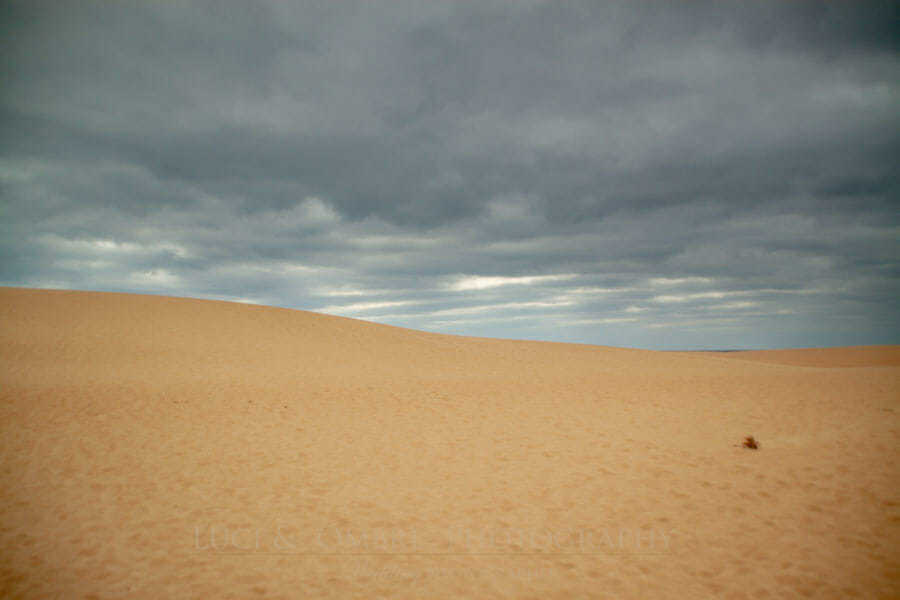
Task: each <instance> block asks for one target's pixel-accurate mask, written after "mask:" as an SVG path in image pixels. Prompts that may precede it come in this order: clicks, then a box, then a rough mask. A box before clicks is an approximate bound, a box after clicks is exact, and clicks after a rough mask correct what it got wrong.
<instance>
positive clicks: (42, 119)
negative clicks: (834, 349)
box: [0, 1, 900, 347]
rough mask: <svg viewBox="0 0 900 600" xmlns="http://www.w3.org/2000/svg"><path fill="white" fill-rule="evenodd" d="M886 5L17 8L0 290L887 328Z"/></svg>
mask: <svg viewBox="0 0 900 600" xmlns="http://www.w3.org/2000/svg"><path fill="white" fill-rule="evenodd" d="M898 22H900V19H898V9H897V7H896V3H892V2H857V3H837V2H835V3H818V2H817V3H813V2H791V3H784V2H777V3H774V2H773V3H737V2H736V3H721V2H716V3H704V2H694V3H662V2H620V3H597V2H570V3H557V2H521V3H510V2H472V3H462V2H452V3H451V2H434V3H428V2H420V1H409V2H390V3H365V2H320V3H280V2H271V3H265V2H259V3H250V2H234V3H231V2H205V3H204V2H190V3H186V2H178V3H171V2H159V3H151V2H133V3H128V2H114V3H113V2H97V3H90V2H85V3H77V4H75V3H51V2H7V3H4V4H3V6H2V7H0V28H2V29H0V39H2V40H3V46H2V49H3V52H4V57H5V60H4V61H3V63H2V64H0V77H2V81H3V85H2V87H0V203H2V204H0V207H2V216H3V218H2V221H0V234H2V236H0V281H2V283H4V284H7V285H31V286H42V287H44V286H57V287H72V288H81V289H108V290H126V291H127V290H130V291H138V292H156V293H166V294H175V295H192V296H205V297H217V298H226V299H243V300H247V301H255V302H262V303H270V304H277V305H283V306H294V307H300V308H309V309H313V310H318V309H321V310H326V311H328V312H336V313H340V314H347V315H348V316H356V317H360V318H372V319H378V320H382V321H385V322H390V323H396V324H399V325H405V326H411V327H421V328H430V329H436V330H441V331H448V332H460V333H471V334H480V335H501V336H513V337H533V338H544V339H561V340H572V341H576V340H577V341H589V342H595V343H609V344H621V345H638V346H647V347H673V346H682V347H696V346H773V345H774V346H777V345H781V346H783V345H815V344H842V343H875V342H894V343H896V342H897V341H898V337H900V325H898V317H897V314H898V312H897V310H898V306H897V300H896V298H897V297H898V296H900V285H898V271H900V267H898V263H897V255H898V220H900V219H898V204H900V176H898V175H900V174H898V169H897V167H896V162H897V161H896V157H897V156H898V153H900V135H898V132H900V111H898V109H897V106H898V105H900V104H898V100H900V48H898V40H900V31H898V25H897V23H898Z"/></svg>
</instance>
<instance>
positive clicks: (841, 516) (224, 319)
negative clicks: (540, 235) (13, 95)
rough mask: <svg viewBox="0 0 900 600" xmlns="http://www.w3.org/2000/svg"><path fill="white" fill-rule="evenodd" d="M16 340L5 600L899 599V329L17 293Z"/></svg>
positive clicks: (2, 530) (13, 306) (6, 360)
mask: <svg viewBox="0 0 900 600" xmlns="http://www.w3.org/2000/svg"><path fill="white" fill-rule="evenodd" d="M0 353H2V361H0V386H2V391H0V394H2V403H0V410H2V415H0V417H2V418H0V423H2V436H0V448H2V474H0V552H2V555H0V597H3V598H7V597H9V598H19V597H21V598H55V597H58V598H66V599H68V598H148V599H151V598H152V599H158V598H202V599H224V598H241V599H244V598H319V597H330V598H366V599H368V598H535V599H539V598H567V599H568V598H686V599H699V598H747V599H751V598H752V599H760V598H779V599H781V598H807V597H814V598H852V597H861V598H892V597H893V598H896V597H900V489H898V488H900V466H898V461H897V448H898V441H900V423H898V418H900V393H898V392H900V377H898V375H900V348H898V347H869V348H836V349H827V350H788V351H771V352H748V353H727V354H715V353H670V352H651V351H643V350H625V349H618V348H607V347H599V346H585V345H574V344H555V343H539V342H521V341H503V340H493V339H480V338H466V337H455V336H447V335H437V334H429V333H422V332H417V331H411V330H406V329H400V328H395V327H388V326H383V325H376V324H372V323H367V322H362V321H356V320H352V319H345V318H339V317H331V316H324V315H318V314H313V313H308V312H302V311H292V310H284V309H276V308H268V307H262V306H250V305H242V304H231V303H226V302H211V301H201V300H187V299H176V298H166V297H155V296H138V295H126V294H104V293H87V292H68V291H47V290H43V291H38V290H23V289H12V288H2V289H0ZM751 434H752V435H754V436H756V438H757V439H758V440H759V441H760V444H761V448H760V449H759V450H756V451H754V450H747V449H743V448H741V447H740V442H741V440H742V439H743V436H745V435H751Z"/></svg>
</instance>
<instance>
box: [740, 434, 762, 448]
mask: <svg viewBox="0 0 900 600" xmlns="http://www.w3.org/2000/svg"><path fill="white" fill-rule="evenodd" d="M743 445H744V448H750V449H751V450H758V449H759V442H757V441H756V440H755V439H754V438H753V436H752V435H748V436H747V437H745V438H744V444H743Z"/></svg>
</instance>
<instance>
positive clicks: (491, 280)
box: [447, 273, 578, 292]
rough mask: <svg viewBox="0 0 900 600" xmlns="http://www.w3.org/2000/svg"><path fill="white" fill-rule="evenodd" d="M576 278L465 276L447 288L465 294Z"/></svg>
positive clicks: (560, 276)
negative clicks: (505, 286) (507, 286)
mask: <svg viewBox="0 0 900 600" xmlns="http://www.w3.org/2000/svg"><path fill="white" fill-rule="evenodd" d="M575 277H578V275H577V274H575V273H567V274H564V275H532V276H524V277H485V276H481V275H466V276H463V277H460V278H459V279H458V280H457V281H455V282H453V283H451V284H449V285H448V286H447V287H448V289H450V290H453V291H455V292H465V291H471V290H487V289H491V288H495V287H500V286H504V285H532V284H536V283H545V282H548V281H565V280H567V279H574V278H575Z"/></svg>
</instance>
